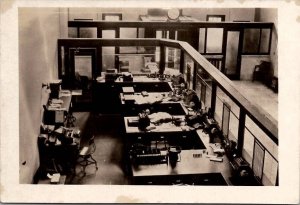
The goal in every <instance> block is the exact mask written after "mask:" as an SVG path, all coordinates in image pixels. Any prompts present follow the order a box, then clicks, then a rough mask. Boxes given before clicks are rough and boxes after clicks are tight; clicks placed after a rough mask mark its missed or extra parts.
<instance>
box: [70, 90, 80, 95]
mask: <svg viewBox="0 0 300 205" xmlns="http://www.w3.org/2000/svg"><path fill="white" fill-rule="evenodd" d="M71 95H82V90H72V92H71Z"/></svg>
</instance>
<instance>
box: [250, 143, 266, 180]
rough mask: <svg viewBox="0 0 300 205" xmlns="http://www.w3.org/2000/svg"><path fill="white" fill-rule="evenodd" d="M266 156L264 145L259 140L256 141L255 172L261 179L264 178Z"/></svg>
mask: <svg viewBox="0 0 300 205" xmlns="http://www.w3.org/2000/svg"><path fill="white" fill-rule="evenodd" d="M264 157H265V153H264V149H263V147H261V146H260V145H259V144H258V143H257V142H255V145H254V160H253V172H254V174H255V176H257V177H259V179H262V170H263V163H264Z"/></svg>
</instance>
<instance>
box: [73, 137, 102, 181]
mask: <svg viewBox="0 0 300 205" xmlns="http://www.w3.org/2000/svg"><path fill="white" fill-rule="evenodd" d="M95 151H96V144H95V136H92V138H91V139H90V140H89V143H88V145H87V146H84V147H82V148H81V149H80V152H79V157H78V162H77V164H79V165H80V166H82V168H83V173H84V175H85V174H86V173H85V169H86V167H87V166H88V165H91V164H95V166H96V170H98V166H97V161H96V160H95V159H94V158H93V156H92V154H93V153H94V152H95Z"/></svg>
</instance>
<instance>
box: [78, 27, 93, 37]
mask: <svg viewBox="0 0 300 205" xmlns="http://www.w3.org/2000/svg"><path fill="white" fill-rule="evenodd" d="M80 38H97V28H80Z"/></svg>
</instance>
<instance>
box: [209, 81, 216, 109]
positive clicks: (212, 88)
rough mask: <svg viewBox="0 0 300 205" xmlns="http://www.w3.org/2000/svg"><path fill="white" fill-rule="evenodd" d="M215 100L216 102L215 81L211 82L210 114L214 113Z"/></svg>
mask: <svg viewBox="0 0 300 205" xmlns="http://www.w3.org/2000/svg"><path fill="white" fill-rule="evenodd" d="M216 100H217V84H216V82H215V81H212V84H211V104H210V108H211V112H212V113H215V111H216Z"/></svg>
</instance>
